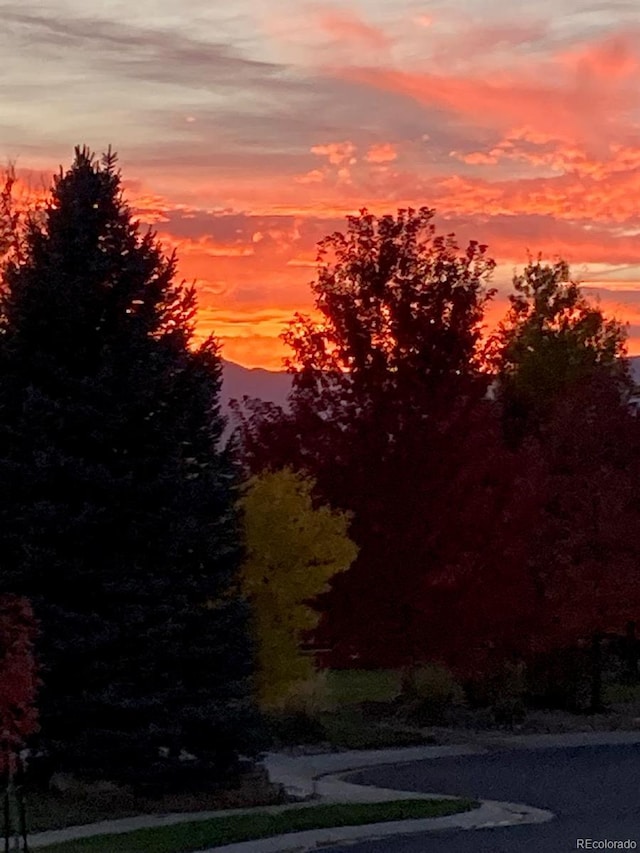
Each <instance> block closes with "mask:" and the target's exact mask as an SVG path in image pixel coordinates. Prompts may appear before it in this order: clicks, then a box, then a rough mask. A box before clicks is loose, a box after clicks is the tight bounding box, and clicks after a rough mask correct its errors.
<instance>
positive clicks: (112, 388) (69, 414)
mask: <svg viewBox="0 0 640 853" xmlns="http://www.w3.org/2000/svg"><path fill="white" fill-rule="evenodd" d="M115 159H116V158H115V156H114V155H112V154H111V153H110V152H109V153H108V154H107V155H105V156H104V157H103V159H102V162H101V163H96V162H94V159H93V156H92V155H91V154H90V153H89V152H88V151H87V150H86V149H82V150H80V149H76V157H75V161H74V163H73V166H72V168H71V169H70V170H69V171H68V172H67V173H66V174H63V173H62V171H61V172H60V175H59V176H57V177H56V178H55V180H54V185H53V188H52V198H51V201H50V203H49V205H48V207H47V210H46V215H45V217H44V224H40V223H39V222H38V221H36V220H35V218H34V219H33V220H32V222H31V223H30V224H29V226H28V228H27V231H26V238H25V252H24V254H25V258H24V261H23V262H22V263H19V262H17V261H15V260H14V261H12V262H10V263H9V264H8V266H7V268H6V270H5V281H6V285H7V287H6V292H5V293H4V294H3V296H2V301H1V305H0V307H1V309H2V311H1V313H2V321H3V325H2V336H1V338H0V477H1V478H2V483H3V489H2V493H1V496H0V550H1V552H2V554H3V562H2V586H3V588H4V589H5V590H8V591H12V592H17V593H18V594H23V595H26V596H28V597H29V598H31V600H32V601H33V604H34V610H35V613H36V617H37V618H38V619H39V620H40V622H41V625H42V639H41V643H40V647H39V653H40V656H41V660H42V663H43V679H44V688H43V691H42V696H41V712H42V738H43V744H44V745H45V746H46V748H47V749H48V750H49V751H50V753H51V754H52V755H54V756H55V757H56V760H55V766H56V768H57V769H58V770H69V771H75V772H81V773H85V774H87V775H91V776H94V775H98V776H106V777H111V778H118V779H133V780H134V781H135V780H138V779H140V778H141V774H143V775H144V776H149V775H151V776H155V777H157V775H158V772H159V771H160V770H163V771H164V770H166V769H171V767H172V766H173V765H176V766H177V756H178V754H179V753H180V750H181V749H184V750H186V751H188V752H191V753H193V754H195V755H197V756H198V758H199V759H201V760H202V762H204V764H205V765H206V766H207V767H209V766H212V767H213V766H215V768H217V769H218V770H220V771H222V770H223V769H224V768H225V767H226V766H227V765H230V764H233V762H234V758H235V756H236V753H237V751H238V750H239V749H240V750H244V751H247V752H251V750H252V749H253V747H254V745H255V738H254V735H255V732H256V729H255V719H254V716H253V713H254V712H253V710H252V708H251V706H250V701H249V698H248V697H249V695H250V690H249V678H250V675H251V654H250V649H249V647H248V641H247V633H246V619H247V613H246V607H245V603H244V602H243V601H242V599H241V598H240V597H239V596H238V595H237V594H236V593H235V591H234V590H235V579H236V572H237V569H238V566H239V564H240V561H241V559H242V554H241V552H240V550H239V546H238V540H239V536H238V529H239V528H238V526H237V520H236V516H235V511H234V510H233V506H234V503H235V500H236V493H235V482H236V472H235V470H234V468H233V465H232V462H231V461H230V459H229V458H228V456H226V455H225V454H223V453H221V452H219V450H218V440H219V438H220V435H221V433H222V430H223V427H224V423H223V419H222V417H221V416H220V411H219V403H218V398H219V391H220V382H221V376H220V372H221V366H220V360H219V355H218V348H217V344H216V343H215V341H214V340H212V339H210V340H208V341H206V342H205V343H204V344H203V345H202V346H201V347H200V348H198V349H190V348H189V344H190V340H191V337H192V332H193V316H194V312H195V307H196V306H195V294H194V290H193V288H189V287H185V286H184V285H177V284H175V283H174V281H173V279H174V275H175V268H176V261H175V256H171V257H168V258H167V257H165V256H164V255H163V254H162V250H161V247H160V246H159V244H158V243H157V241H156V239H155V236H154V235H153V234H152V233H151V232H149V233H147V234H145V235H144V236H142V235H141V234H140V233H139V228H138V224H137V223H136V222H133V221H132V218H131V213H130V210H129V209H128V207H127V205H126V204H125V203H124V201H123V199H122V195H121V190H120V175H119V172H118V171H117V170H116V168H115ZM160 747H168V748H170V749H171V755H170V757H169V758H167V759H164V760H163V762H162V766H160V765H159V763H158V755H159V748H160ZM214 775H215V774H214Z"/></svg>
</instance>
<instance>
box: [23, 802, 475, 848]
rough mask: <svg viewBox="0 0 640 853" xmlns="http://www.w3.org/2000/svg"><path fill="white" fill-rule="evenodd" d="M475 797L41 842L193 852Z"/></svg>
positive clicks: (436, 813) (393, 816)
mask: <svg viewBox="0 0 640 853" xmlns="http://www.w3.org/2000/svg"><path fill="white" fill-rule="evenodd" d="M477 807H478V803H475V802H473V801H471V800H394V801H391V802H388V803H365V804H345V805H342V804H340V805H324V806H310V807H307V808H291V809H288V810H287V811H284V812H279V813H276V814H267V813H264V812H260V813H254V814H244V815H242V814H238V815H230V816H227V817H221V818H213V819H212V820H206V821H201V822H199V823H182V824H176V825H175V826H167V827H156V828H154V829H139V830H136V831H135V832H128V833H123V834H122V835H102V836H94V837H92V838H86V839H81V840H79V841H68V842H65V843H63V844H53V845H48V846H47V847H40V848H38V849H39V850H43V851H46V853H190V851H194V850H202V849H204V848H207V847H218V846H222V845H224V844H233V843H236V842H240V841H250V840H252V839H257V838H270V837H272V836H274V835H280V834H282V833H286V832H300V831H303V830H307V829H324V828H328V827H335V826H361V825H363V824H367V823H381V822H388V821H394V820H404V819H411V818H413V819H416V818H434V817H442V816H445V815H451V814H458V813H459V812H465V811H469V810H470V809H473V808H477Z"/></svg>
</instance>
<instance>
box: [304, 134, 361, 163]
mask: <svg viewBox="0 0 640 853" xmlns="http://www.w3.org/2000/svg"><path fill="white" fill-rule="evenodd" d="M311 151H312V153H313V154H317V155H318V156H319V157H327V158H328V160H329V163H331V165H332V166H342V165H343V164H346V163H349V164H353V163H355V162H356V158H355V157H354V156H353V155H354V154H355V153H356V151H357V148H356V146H355V145H354V144H353V142H350V141H349V140H347V141H346V142H329V143H328V144H327V145H314V146H313V148H312V149H311Z"/></svg>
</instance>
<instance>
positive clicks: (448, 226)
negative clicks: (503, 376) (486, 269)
mask: <svg viewBox="0 0 640 853" xmlns="http://www.w3.org/2000/svg"><path fill="white" fill-rule="evenodd" d="M0 10H1V12H2V15H1V20H2V26H1V27H0V68H1V69H2V75H1V77H0V81H1V82H0V86H1V89H2V99H1V101H0V160H4V161H5V162H6V161H8V160H15V161H16V165H17V169H18V173H19V175H20V176H21V177H23V178H25V179H30V180H31V181H33V180H40V174H41V173H42V172H44V174H45V175H46V177H47V182H49V180H50V177H51V174H52V172H54V171H57V169H58V166H59V165H60V164H62V165H64V166H65V167H66V166H68V165H69V164H70V162H71V160H72V157H73V146H74V145H76V144H83V143H86V144H88V145H89V146H90V147H91V148H92V149H94V150H96V151H98V152H100V151H102V150H104V149H105V148H106V147H107V146H108V144H109V143H111V144H112V146H113V148H114V149H115V150H116V151H117V152H118V154H119V157H120V165H121V167H122V170H123V177H124V179H125V188H126V192H127V198H128V199H129V201H130V202H131V204H132V206H133V207H134V210H135V211H136V214H137V215H138V216H139V217H140V218H141V219H142V221H143V222H145V223H147V222H148V223H152V224H153V225H154V227H155V228H156V229H157V231H158V234H159V237H160V238H161V240H162V241H163V242H164V243H165V245H166V246H167V248H173V247H174V246H175V247H176V248H177V250H178V254H179V259H180V267H179V271H180V274H181V276H182V277H184V278H186V279H188V280H193V279H196V280H197V283H198V287H199V292H200V304H201V311H200V331H201V332H202V333H204V332H207V331H211V330H213V331H215V333H216V334H217V335H218V336H219V337H220V338H221V340H222V342H223V344H224V352H223V354H224V356H225V357H226V358H228V359H231V360H234V361H237V362H239V363H241V364H244V365H247V366H258V365H259V366H263V367H270V368H278V367H280V360H281V357H282V355H283V353H284V348H283V345H282V344H281V343H280V341H279V340H278V334H279V333H280V332H281V330H282V328H283V325H284V324H285V323H286V322H287V320H288V319H290V317H291V315H292V313H293V312H294V311H296V310H302V311H305V310H309V309H310V308H311V306H312V298H311V292H310V289H309V282H310V280H311V279H312V278H313V276H314V268H313V267H314V263H313V262H314V257H315V245H316V243H317V241H318V240H319V239H321V238H322V237H323V236H324V235H325V234H327V233H329V232H332V231H334V230H336V229H342V227H343V224H344V216H345V215H346V214H348V213H355V212H356V211H357V210H358V209H359V208H360V207H362V206H364V205H366V206H367V207H368V208H369V209H370V210H371V211H373V212H376V213H392V212H395V211H396V209H397V208H398V207H403V206H408V205H411V206H414V207H417V206H420V205H423V204H424V205H428V206H430V207H435V208H436V209H437V211H438V224H439V226H440V227H441V228H442V229H443V230H446V231H455V232H456V234H457V235H458V236H459V238H460V241H461V242H462V243H464V242H466V240H468V239H469V238H474V239H478V240H480V241H481V242H486V243H488V244H489V247H490V254H491V255H492V256H493V257H495V258H496V260H498V261H499V267H498V270H497V274H496V279H495V282H496V284H498V285H500V286H501V289H502V292H501V296H500V299H499V301H498V304H497V306H496V307H495V308H494V310H493V315H494V316H497V315H499V314H501V313H503V309H504V307H505V296H504V292H505V288H506V287H507V286H508V284H509V282H510V279H511V276H512V273H513V268H514V266H517V267H519V268H522V266H523V265H524V264H525V263H526V259H527V250H530V251H531V252H533V253H534V254H537V252H538V251H541V252H543V254H544V255H545V256H547V257H549V258H553V256H554V255H557V254H561V255H562V256H564V257H565V258H566V259H567V260H568V261H569V262H570V263H571V264H572V269H573V272H574V274H575V275H576V276H577V277H578V278H579V279H581V280H582V281H583V282H584V283H585V286H586V287H587V288H589V290H588V291H587V292H588V293H589V294H594V293H595V292H598V293H599V294H600V296H601V304H602V305H603V307H604V308H605V309H606V310H607V311H608V312H610V313H613V314H615V315H616V316H618V317H620V318H621V319H625V320H627V321H628V322H629V323H630V335H631V347H630V351H631V352H632V353H634V354H635V353H640V204H639V202H640V17H639V16H638V5H637V0H618V2H616V0H613V2H588V0H553V2H551V0H536V2H534V3H529V4H527V5H526V6H520V4H515V3H508V2H506V0H499V2H497V0H438V2H431V3H430V2H414V1H413V0H359V2H358V0H342V2H339V3H338V2H336V3H323V2H307V0H232V2H231V0H230V2H220V0H181V2H176V0H171V2H169V0H136V2H131V0H126V2H125V0H100V2H90V3H87V2H80V0H49V2H46V0H38V2H35V0H23V2H22V3H20V4H18V3H15V4H12V3H0ZM0 165H2V164H1V163H0Z"/></svg>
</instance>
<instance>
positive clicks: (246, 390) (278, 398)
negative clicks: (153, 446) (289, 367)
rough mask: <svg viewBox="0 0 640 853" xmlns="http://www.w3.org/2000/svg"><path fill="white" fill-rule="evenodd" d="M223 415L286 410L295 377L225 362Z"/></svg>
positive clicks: (638, 362) (639, 378) (637, 376)
mask: <svg viewBox="0 0 640 853" xmlns="http://www.w3.org/2000/svg"><path fill="white" fill-rule="evenodd" d="M629 361H630V362H631V375H632V377H633V380H634V382H636V383H638V384H640V355H633V356H630V358H629ZM222 365H223V374H222V376H223V380H222V411H223V414H225V415H228V414H229V401H230V400H232V399H236V400H241V399H242V397H244V396H245V395H246V396H247V397H258V398H259V399H261V400H265V401H267V402H269V403H275V404H276V405H278V406H283V407H284V408H287V395H288V394H289V391H290V390H291V381H292V377H291V375H290V374H289V373H286V372H285V371H284V370H266V369H265V368H263V367H243V366H242V365H241V364H236V363H235V362H233V361H226V360H224V359H223V362H222Z"/></svg>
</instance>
